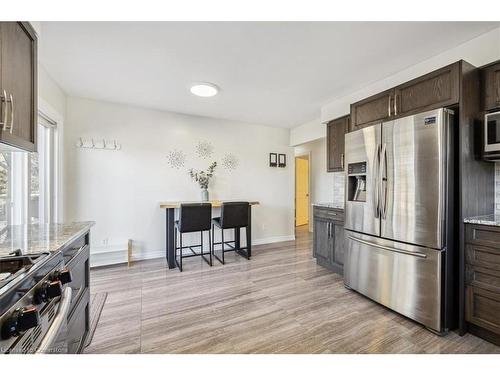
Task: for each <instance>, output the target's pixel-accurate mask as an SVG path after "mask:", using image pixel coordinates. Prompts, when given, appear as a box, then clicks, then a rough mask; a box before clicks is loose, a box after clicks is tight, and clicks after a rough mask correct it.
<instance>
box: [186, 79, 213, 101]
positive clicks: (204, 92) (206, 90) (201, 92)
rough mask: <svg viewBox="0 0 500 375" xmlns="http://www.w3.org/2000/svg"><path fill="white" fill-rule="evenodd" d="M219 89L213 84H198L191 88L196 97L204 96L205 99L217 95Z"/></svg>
mask: <svg viewBox="0 0 500 375" xmlns="http://www.w3.org/2000/svg"><path fill="white" fill-rule="evenodd" d="M218 92H219V88H218V87H217V86H216V85H214V84H213V83H208V82H198V83H195V84H193V86H191V94H193V95H196V96H202V97H204V98H209V97H211V96H215V95H217V93H218Z"/></svg>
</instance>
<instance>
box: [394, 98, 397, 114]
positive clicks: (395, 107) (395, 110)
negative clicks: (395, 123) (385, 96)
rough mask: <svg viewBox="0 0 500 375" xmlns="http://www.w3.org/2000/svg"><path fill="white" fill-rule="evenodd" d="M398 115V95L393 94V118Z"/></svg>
mask: <svg viewBox="0 0 500 375" xmlns="http://www.w3.org/2000/svg"><path fill="white" fill-rule="evenodd" d="M397 115H398V95H397V94H394V116H397Z"/></svg>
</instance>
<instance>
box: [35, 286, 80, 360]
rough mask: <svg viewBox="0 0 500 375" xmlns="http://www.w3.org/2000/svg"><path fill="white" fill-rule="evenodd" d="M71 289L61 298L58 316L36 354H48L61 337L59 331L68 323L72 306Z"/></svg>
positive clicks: (66, 290)
mask: <svg viewBox="0 0 500 375" xmlns="http://www.w3.org/2000/svg"><path fill="white" fill-rule="evenodd" d="M72 291H73V290H72V289H71V288H66V289H65V290H64V292H63V295H62V297H61V301H60V302H59V310H58V311H57V315H56V316H55V318H54V321H53V322H52V324H51V325H50V327H49V329H48V331H47V334H46V335H45V337H44V338H43V340H42V342H41V343H40V346H39V347H38V349H37V351H36V354H44V353H47V352H48V350H49V349H50V347H51V346H52V344H53V343H54V341H55V339H56V338H57V336H58V335H59V331H60V330H61V327H62V325H63V324H64V323H66V319H67V317H68V312H69V306H70V305H71V294H72Z"/></svg>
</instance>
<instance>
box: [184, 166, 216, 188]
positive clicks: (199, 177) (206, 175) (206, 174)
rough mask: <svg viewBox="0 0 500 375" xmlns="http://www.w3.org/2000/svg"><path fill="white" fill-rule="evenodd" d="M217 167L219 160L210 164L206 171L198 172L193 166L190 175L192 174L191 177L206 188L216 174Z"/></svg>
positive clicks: (201, 186)
mask: <svg viewBox="0 0 500 375" xmlns="http://www.w3.org/2000/svg"><path fill="white" fill-rule="evenodd" d="M216 167H217V162H216V161H214V162H213V163H212V164H210V166H209V167H208V168H207V170H206V171H201V172H196V171H195V170H194V169H193V168H191V169H190V170H189V175H190V176H191V179H192V180H193V181H196V182H197V183H198V184H199V185H200V188H202V189H203V190H206V189H208V184H209V182H210V179H211V178H212V177H213V175H214V171H215V168H216Z"/></svg>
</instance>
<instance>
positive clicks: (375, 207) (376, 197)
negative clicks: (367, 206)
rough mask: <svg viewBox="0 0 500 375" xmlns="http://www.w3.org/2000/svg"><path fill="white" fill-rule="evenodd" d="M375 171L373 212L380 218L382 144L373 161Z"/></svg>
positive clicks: (378, 146)
mask: <svg viewBox="0 0 500 375" xmlns="http://www.w3.org/2000/svg"><path fill="white" fill-rule="evenodd" d="M373 166H374V169H375V170H374V171H373V212H374V215H375V218H376V219H378V217H379V214H380V205H379V197H380V193H379V187H380V186H379V185H380V182H379V169H380V145H377V148H376V150H375V162H374V163H373Z"/></svg>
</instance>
